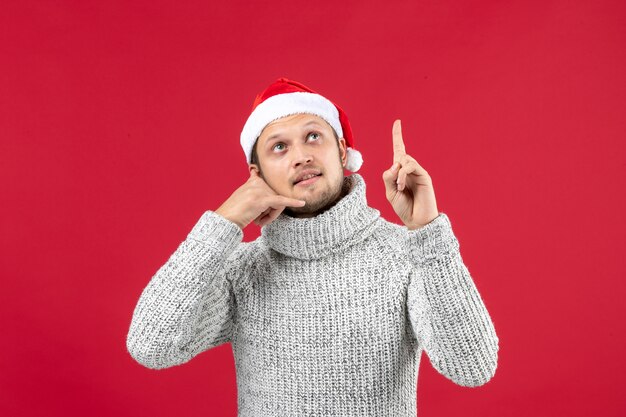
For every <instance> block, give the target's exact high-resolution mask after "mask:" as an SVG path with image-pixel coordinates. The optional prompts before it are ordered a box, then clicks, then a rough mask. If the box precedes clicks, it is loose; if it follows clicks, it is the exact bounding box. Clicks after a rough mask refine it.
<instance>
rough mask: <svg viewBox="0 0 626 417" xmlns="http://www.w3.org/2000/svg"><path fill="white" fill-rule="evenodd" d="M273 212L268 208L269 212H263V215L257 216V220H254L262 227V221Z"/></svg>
mask: <svg viewBox="0 0 626 417" xmlns="http://www.w3.org/2000/svg"><path fill="white" fill-rule="evenodd" d="M271 210H272V209H271V208H268V209H267V210H265V211H264V212H262V213H261V214H259V215H258V216H256V218H255V219H254V223H256V224H258V225H260V224H261V220H262V219H263V217H265V216H266V215H267V214H269V212H270V211H271Z"/></svg>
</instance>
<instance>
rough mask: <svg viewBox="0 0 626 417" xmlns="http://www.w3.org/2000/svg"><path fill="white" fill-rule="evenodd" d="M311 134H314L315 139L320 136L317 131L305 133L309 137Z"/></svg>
mask: <svg viewBox="0 0 626 417" xmlns="http://www.w3.org/2000/svg"><path fill="white" fill-rule="evenodd" d="M311 135H314V136H315V139H319V137H320V134H319V133H317V132H311V133H309V134H308V135H307V137H310V136H311Z"/></svg>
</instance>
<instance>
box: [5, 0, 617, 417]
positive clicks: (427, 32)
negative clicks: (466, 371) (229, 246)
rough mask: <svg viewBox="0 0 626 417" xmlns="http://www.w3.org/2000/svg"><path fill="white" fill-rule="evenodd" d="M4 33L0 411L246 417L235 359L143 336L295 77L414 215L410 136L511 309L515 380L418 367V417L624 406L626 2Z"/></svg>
mask: <svg viewBox="0 0 626 417" xmlns="http://www.w3.org/2000/svg"><path fill="white" fill-rule="evenodd" d="M0 39H1V44H0V48H1V49H0V53H1V59H2V65H0V96H1V97H2V98H1V99H0V138H1V142H0V156H1V164H0V175H1V183H0V195H1V196H2V197H1V198H2V204H1V208H0V226H1V233H0V251H1V253H2V256H1V258H0V274H1V277H2V291H0V317H2V330H1V331H2V342H1V343H0V414H1V415H3V416H17V415H19V416H41V415H46V416H74V415H76V416H79V415H80V416H82V415H89V416H148V415H150V416H153V417H156V416H173V415H177V416H201V415H202V416H235V414H236V409H237V397H236V385H235V384H236V380H235V369H234V362H233V357H232V351H231V347H230V345H229V344H226V345H222V346H220V347H218V348H215V349H213V350H210V351H207V352H204V353H202V354H200V355H199V356H197V357H196V358H194V359H193V360H192V361H190V362H189V363H187V364H185V365H183V366H178V367H173V368H169V369H166V370H162V371H153V370H149V369H147V368H143V367H142V366H141V365H139V364H137V363H136V362H134V361H133V359H132V358H131V357H130V355H129V354H128V353H127V351H126V346H125V339H126V334H127V331H128V326H129V324H130V319H131V315H132V312H133V308H134V306H135V304H136V302H137V300H138V297H139V295H140V293H141V291H142V289H143V288H144V287H145V285H146V284H147V283H148V281H149V280H150V278H151V277H152V275H153V274H154V273H155V272H156V270H157V269H158V268H159V267H160V266H161V265H162V264H163V263H164V262H165V261H166V260H167V258H168V257H169V255H170V254H171V253H172V252H173V251H174V250H175V249H176V247H177V246H178V244H179V243H180V241H182V240H183V239H184V238H185V236H186V234H187V233H188V232H189V231H190V229H191V227H192V226H193V225H194V224H195V222H196V221H197V220H198V218H199V217H200V216H201V214H202V213H203V212H204V211H205V210H207V209H216V208H217V207H219V205H220V204H221V203H222V202H223V201H224V200H225V199H226V198H227V197H228V196H229V195H230V193H232V192H233V191H234V190H235V189H236V188H237V187H239V186H240V185H241V184H243V182H244V181H245V180H246V179H247V175H248V173H247V169H246V163H245V158H244V154H243V151H242V149H241V147H240V145H239V133H240V131H241V128H242V127H243V123H244V122H245V119H246V117H247V115H248V114H249V111H250V107H251V105H252V102H253V100H254V96H255V95H256V93H258V92H259V91H260V90H262V89H263V88H264V87H265V86H266V85H268V84H269V83H270V82H272V81H274V80H275V79H276V78H278V77H280V76H285V77H289V78H292V79H295V80H298V81H300V82H303V83H305V84H307V85H309V86H310V87H312V88H314V89H316V90H318V91H319V92H321V93H322V94H324V95H326V96H328V97H330V98H331V99H333V100H334V101H335V102H337V103H338V104H339V105H341V106H342V107H343V108H344V109H345V110H346V112H347V114H348V116H349V117H350V120H351V124H352V127H353V130H354V133H355V140H356V142H355V147H356V148H357V149H359V150H360V151H361V152H362V153H363V156H364V159H365V163H364V166H363V168H362V169H361V171H360V173H361V174H362V175H363V176H364V177H365V179H366V182H367V186H368V188H367V194H368V201H369V203H370V205H371V206H373V207H375V208H378V209H379V210H381V213H382V215H383V217H385V218H387V219H389V220H391V221H394V222H397V223H400V220H399V218H397V216H396V215H395V213H394V212H393V210H392V208H391V206H390V205H389V203H388V202H387V200H386V199H385V195H384V186H383V182H382V177H381V175H382V172H383V171H384V170H385V169H387V168H388V167H389V166H390V165H391V162H392V137H391V126H392V122H393V120H394V119H395V118H400V119H402V121H403V123H402V124H403V131H404V138H405V143H406V147H407V152H408V153H409V154H410V155H412V156H413V157H414V158H416V159H417V160H418V162H420V164H421V165H422V166H423V167H424V168H426V169H427V170H428V171H429V173H430V175H431V177H432V178H433V184H434V187H435V191H436V197H437V203H438V207H439V209H440V210H441V211H443V212H445V213H446V214H448V216H449V217H450V219H451V221H452V224H453V228H454V231H455V234H456V236H457V237H458V239H459V242H460V244H461V251H462V255H463V258H464V261H465V263H466V265H467V266H468V268H469V270H470V271H471V273H472V276H473V278H474V281H475V283H476V285H477V287H478V289H479V290H480V293H481V295H482V296H483V299H484V301H485V303H486V305H487V308H488V310H489V312H490V314H491V316H492V319H493V321H494V324H495V327H496V331H497V333H498V336H499V337H500V352H499V364H498V370H497V373H496V376H495V377H494V378H493V379H492V380H491V381H490V382H489V383H487V384H486V385H484V386H482V387H480V388H465V387H461V386H457V385H455V384H453V383H452V382H450V381H449V380H447V379H446V378H444V377H443V376H441V375H440V374H438V373H437V372H436V371H435V370H434V368H433V367H432V365H431V364H430V362H429V361H428V359H426V357H424V360H423V361H422V364H421V368H420V377H419V384H418V386H419V390H418V403H419V406H418V410H419V415H420V416H422V417H427V416H458V415H479V416H483V417H487V416H502V415H506V416H531V415H539V416H556V415H568V416H587V415H592V414H593V415H602V416H607V417H608V416H618V415H624V413H625V412H626V403H625V402H626V401H625V400H624V396H623V393H622V394H620V391H622V389H623V374H624V371H625V358H624V353H623V347H624V334H625V332H624V331H625V325H624V308H623V306H624V301H623V299H624V288H625V285H624V276H625V274H624V273H625V272H626V271H625V269H626V268H625V263H624V259H625V256H624V253H623V252H624V246H625V245H624V239H625V238H626V233H625V231H626V228H625V222H624V217H623V216H624V213H625V212H626V210H625V207H624V206H625V197H624V187H625V185H626V184H625V182H626V181H625V180H626V178H625V177H626V175H625V173H626V170H625V166H626V153H625V147H624V139H625V137H626V136H625V133H626V122H625V120H626V117H625V115H626V100H625V99H626V97H625V96H626V82H625V81H626V77H625V76H624V74H626V7H625V6H624V2H623V1H545V0H544V1H527V0H517V1H507V2H502V1H458V0H446V1H442V0H436V1H391V0H388V1H385V2H378V3H375V2H364V1H346V2H330V1H326V2H297V1H289V2H286V1H285V2H259V3H258V4H257V3H254V2H249V1H230V2H224V3H221V2H220V3H215V2H206V1H193V2H192V1H188V2H175V1H169V2H168V1H154V0H152V1H143V2H121V1H120V2H112V1H109V2H95V1H65V2H60V1H6V0H5V1H3V2H2V4H1V6H0ZM258 234H259V229H258V227H257V226H256V225H254V224H251V225H250V226H249V227H248V228H247V229H246V231H245V240H246V241H249V240H253V239H254V238H256V237H257V236H258ZM620 398H621V399H620Z"/></svg>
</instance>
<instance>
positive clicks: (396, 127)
mask: <svg viewBox="0 0 626 417" xmlns="http://www.w3.org/2000/svg"><path fill="white" fill-rule="evenodd" d="M392 136H393V160H394V162H395V161H398V159H400V158H401V157H402V156H404V154H405V153H406V150H405V148H404V140H403V139H402V125H401V122H400V119H398V120H396V121H395V122H393V129H392Z"/></svg>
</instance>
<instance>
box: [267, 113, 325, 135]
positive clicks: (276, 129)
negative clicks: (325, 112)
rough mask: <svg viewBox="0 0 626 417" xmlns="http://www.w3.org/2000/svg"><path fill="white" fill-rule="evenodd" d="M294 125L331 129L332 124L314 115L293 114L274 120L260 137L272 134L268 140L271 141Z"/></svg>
mask: <svg viewBox="0 0 626 417" xmlns="http://www.w3.org/2000/svg"><path fill="white" fill-rule="evenodd" d="M294 125H295V126H301V127H303V128H304V127H308V126H311V125H318V126H322V127H329V128H331V126H330V124H328V122H326V120H324V119H322V118H321V117H319V116H316V115H314V114H308V113H299V114H292V115H289V116H284V117H281V118H279V119H276V120H273V121H272V122H270V123H268V124H267V126H265V128H264V129H263V131H261V135H260V136H263V135H264V134H268V133H271V136H269V137H268V138H267V140H269V139H272V138H274V137H276V136H279V135H280V133H281V131H282V129H281V128H282V127H288V126H294Z"/></svg>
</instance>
